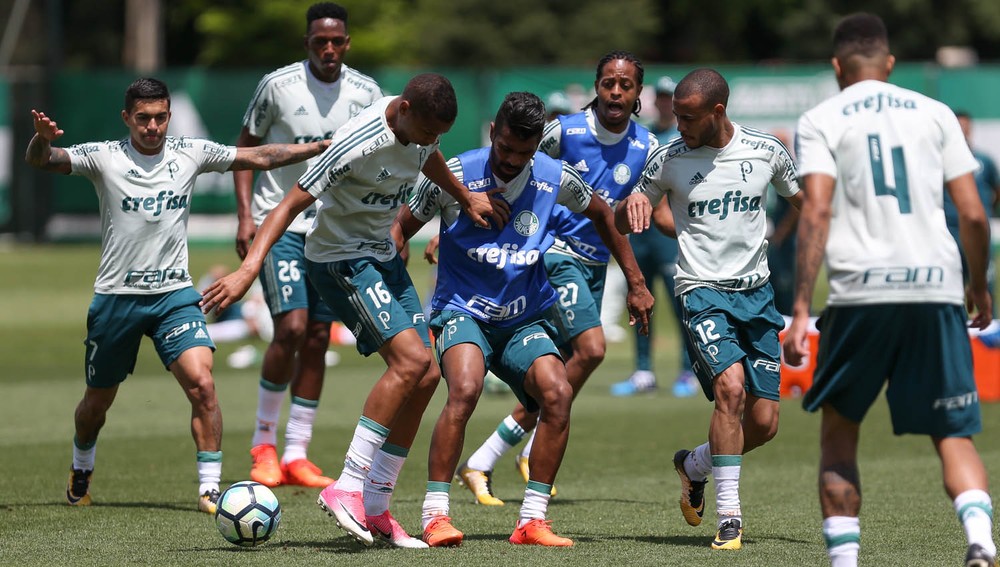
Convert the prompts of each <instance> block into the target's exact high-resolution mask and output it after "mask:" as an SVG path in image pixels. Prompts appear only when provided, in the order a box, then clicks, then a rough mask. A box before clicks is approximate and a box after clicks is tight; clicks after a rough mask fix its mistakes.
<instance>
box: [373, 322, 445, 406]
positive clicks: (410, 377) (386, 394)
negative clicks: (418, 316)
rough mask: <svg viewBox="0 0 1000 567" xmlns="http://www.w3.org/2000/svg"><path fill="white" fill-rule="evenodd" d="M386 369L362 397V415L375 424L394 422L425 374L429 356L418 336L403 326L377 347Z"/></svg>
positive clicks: (428, 366)
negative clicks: (363, 398) (365, 397)
mask: <svg viewBox="0 0 1000 567" xmlns="http://www.w3.org/2000/svg"><path fill="white" fill-rule="evenodd" d="M378 353H379V355H381V356H382V359H383V360H385V363H386V370H385V372H384V373H383V374H382V376H381V377H380V378H379V380H378V382H376V383H375V386H374V387H372V389H371V392H369V393H368V398H367V399H366V400H365V406H364V410H363V412H362V413H363V415H365V416H366V417H368V418H369V419H372V420H374V421H376V422H377V423H386V424H394V423H395V422H396V419H397V418H398V417H399V415H400V412H401V411H402V409H403V406H404V405H406V403H407V400H409V398H410V395H411V394H412V393H413V391H414V390H415V389H416V388H417V385H418V384H419V383H420V381H421V380H422V379H423V378H424V376H425V375H426V374H427V370H428V369H429V368H430V365H431V356H430V353H429V352H428V349H427V347H426V346H424V342H423V340H422V339H421V338H420V335H419V334H418V333H417V331H416V330H415V329H413V328H409V329H405V330H403V331H401V332H399V333H397V334H396V335H394V336H393V337H391V338H390V339H389V340H388V341H386V342H385V344H383V345H382V346H381V347H380V348H379V349H378Z"/></svg>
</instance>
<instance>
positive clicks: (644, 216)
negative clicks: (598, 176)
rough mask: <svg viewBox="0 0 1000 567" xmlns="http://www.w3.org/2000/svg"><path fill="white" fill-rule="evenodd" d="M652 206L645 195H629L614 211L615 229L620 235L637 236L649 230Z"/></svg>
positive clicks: (639, 193)
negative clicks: (631, 234) (632, 234)
mask: <svg viewBox="0 0 1000 567" xmlns="http://www.w3.org/2000/svg"><path fill="white" fill-rule="evenodd" d="M652 215H653V205H652V204H651V203H650V202H649V197H647V196H646V194H645V193H642V192H638V193H631V194H629V196H628V197H625V198H624V199H622V200H621V201H619V203H618V207H617V208H616V209H615V228H616V229H617V230H618V232H619V233H620V234H629V233H634V234H639V233H640V232H644V231H645V230H646V229H648V228H649V219H650V217H651V216H652Z"/></svg>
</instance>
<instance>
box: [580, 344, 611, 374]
mask: <svg viewBox="0 0 1000 567" xmlns="http://www.w3.org/2000/svg"><path fill="white" fill-rule="evenodd" d="M606 350H607V349H606V348H605V345H604V343H603V342H601V341H591V342H587V343H583V344H581V345H580V347H579V348H577V349H575V350H574V352H573V356H575V357H577V358H578V359H579V360H580V363H581V365H583V366H584V367H585V368H591V369H593V368H597V367H598V366H600V364H601V363H602V362H604V355H605V352H606Z"/></svg>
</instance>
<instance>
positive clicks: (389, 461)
mask: <svg viewBox="0 0 1000 567" xmlns="http://www.w3.org/2000/svg"><path fill="white" fill-rule="evenodd" d="M409 452H410V450H409V449H407V448H406V447H400V446H398V445H393V444H392V443H385V444H383V445H382V448H381V449H379V450H378V452H376V453H375V459H374V460H373V461H372V470H370V471H368V480H367V481H366V482H365V489H364V492H365V515H368V516H378V515H379V514H381V513H382V512H385V511H386V510H388V509H389V500H391V499H392V491H393V490H395V489H396V480H398V479H399V471H401V470H403V463H405V462H406V456H407V455H408V454H409Z"/></svg>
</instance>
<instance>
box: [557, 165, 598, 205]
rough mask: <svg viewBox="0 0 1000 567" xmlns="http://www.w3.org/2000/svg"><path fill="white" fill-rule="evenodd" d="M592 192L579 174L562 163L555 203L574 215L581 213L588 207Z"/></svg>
mask: <svg viewBox="0 0 1000 567" xmlns="http://www.w3.org/2000/svg"><path fill="white" fill-rule="evenodd" d="M593 193H594V190H593V189H591V187H590V185H587V182H586V181H584V180H583V177H581V176H580V172H578V171H577V170H575V169H573V168H572V167H570V166H569V164H567V163H566V162H562V175H561V176H560V180H559V194H558V195H556V202H557V203H559V204H560V205H563V206H564V207H566V208H567V209H569V210H571V211H573V212H574V213H579V212H582V211H583V210H584V209H586V208H587V207H588V206H589V205H590V198H591V196H592V195H593Z"/></svg>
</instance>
